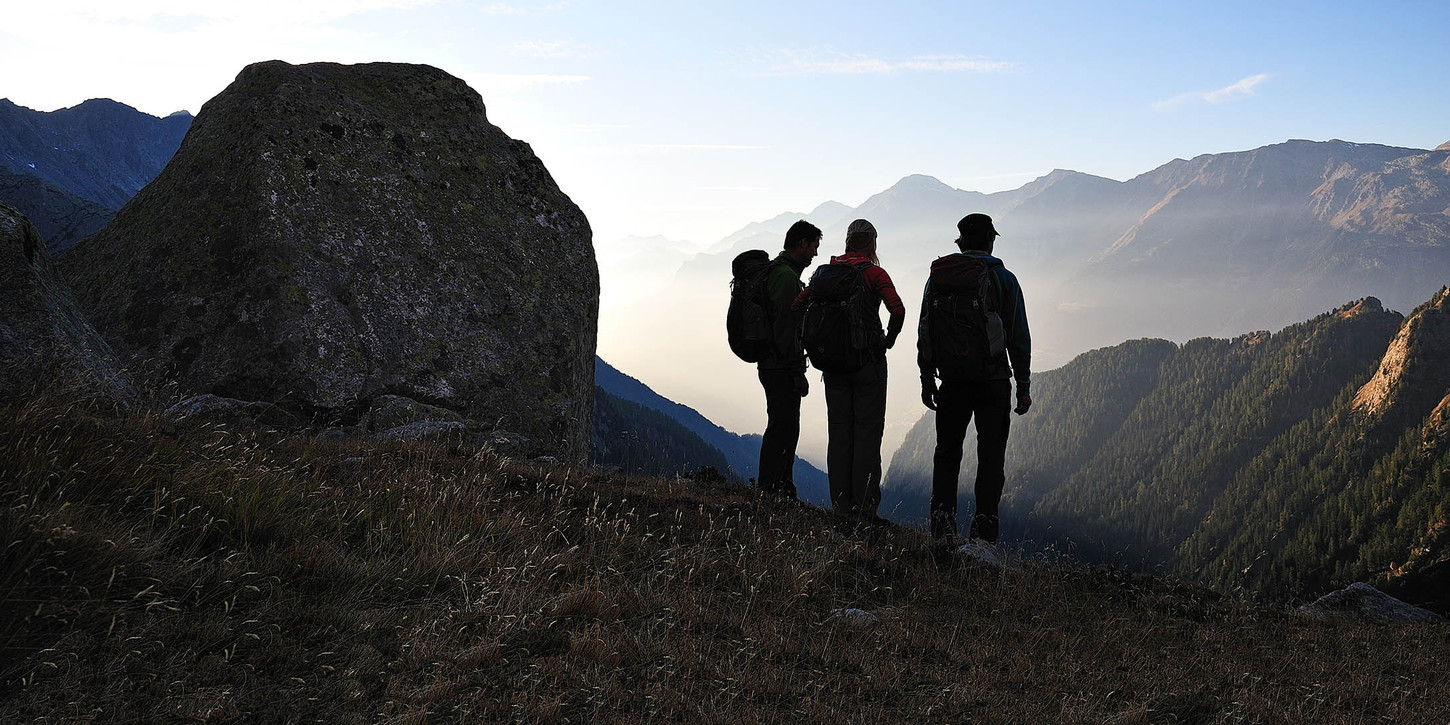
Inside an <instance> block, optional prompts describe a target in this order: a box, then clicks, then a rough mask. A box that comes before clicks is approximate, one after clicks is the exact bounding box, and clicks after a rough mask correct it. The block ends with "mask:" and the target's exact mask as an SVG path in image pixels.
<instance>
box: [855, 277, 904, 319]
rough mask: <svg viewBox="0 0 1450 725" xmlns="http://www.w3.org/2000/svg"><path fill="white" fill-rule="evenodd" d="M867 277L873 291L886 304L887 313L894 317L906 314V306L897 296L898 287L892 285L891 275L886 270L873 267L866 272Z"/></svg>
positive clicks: (899, 296)
mask: <svg viewBox="0 0 1450 725" xmlns="http://www.w3.org/2000/svg"><path fill="white" fill-rule="evenodd" d="M865 275H866V281H868V282H870V283H871V289H873V290H875V291H876V294H877V296H879V297H880V298H881V301H882V302H884V303H886V311H887V312H890V313H891V315H892V316H893V317H895V316H896V315H905V314H906V305H903V304H901V295H898V294H896V285H895V284H892V282H891V275H889V274H887V273H886V270H884V269H882V268H881V267H877V266H874V265H873V266H871V267H870V268H868V269H867V270H866V272H865Z"/></svg>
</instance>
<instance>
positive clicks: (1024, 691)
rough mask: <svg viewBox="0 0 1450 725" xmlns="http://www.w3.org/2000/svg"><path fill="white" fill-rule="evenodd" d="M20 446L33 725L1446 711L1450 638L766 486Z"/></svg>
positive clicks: (120, 441) (216, 432)
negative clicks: (935, 531) (864, 521)
mask: <svg viewBox="0 0 1450 725" xmlns="http://www.w3.org/2000/svg"><path fill="white" fill-rule="evenodd" d="M0 465H3V466H4V468H3V469H0V471H3V473H4V474H5V481H6V487H5V495H4V496H3V497H0V534H3V537H4V539H3V540H4V541H5V557H4V558H3V560H0V682H3V683H4V685H5V686H4V687H3V688H0V714H3V719H5V720H7V721H15V722H46V721H51V722H55V721H72V720H77V719H84V720H86V721H89V722H97V723H110V722H117V723H121V722H169V721H183V720H190V721H208V720H210V721H222V722H294V721H305V722H319V721H320V722H375V721H400V722H403V721H406V722H421V721H424V720H426V721H429V722H432V721H445V722H452V721H458V722H527V723H543V722H612V723H613V722H620V723H636V722H638V723H643V722H652V723H658V722H666V723H697V722H763V723H764V722H782V723H785V722H789V723H795V722H846V721H850V722H881V723H897V722H912V723H960V722H978V721H981V722H1011V723H1059V722H1061V723H1069V722H1081V723H1104V722H1119V723H1150V722H1164V723H1171V722H1233V721H1240V720H1250V721H1262V722H1293V723H1350V722H1368V721H1390V722H1439V721H1440V720H1442V719H1443V716H1444V713H1446V712H1450V675H1447V671H1446V669H1445V667H1444V656H1445V650H1444V630H1443V625H1442V626H1435V625H1406V626H1372V625H1366V624H1360V623H1355V622H1344V623H1336V622H1323V621H1318V620H1313V619H1308V618H1305V617H1301V616H1297V615H1292V614H1289V613H1286V612H1285V611H1283V610H1281V609H1278V608H1262V607H1254V606H1249V605H1246V604H1243V603H1241V602H1237V601H1234V600H1230V599H1223V598H1220V597H1217V596H1215V595H1213V594H1212V593H1210V592H1207V591H1204V590H1202V589H1197V588H1194V587H1190V586H1187V585H1183V584H1179V583H1175V582H1172V581H1165V580H1158V579H1151V578H1147V577H1139V576H1129V575H1125V574H1122V573H1121V572H1110V571H1091V572H1084V571H1071V570H1063V569H1058V568H1055V567H1052V566H1048V565H1044V564H1037V563H1028V564H1026V565H1025V566H1024V567H1023V568H1022V569H1021V570H1020V571H1011V570H1009V571H1002V570H996V569H991V568H988V567H985V566H981V565H977V564H973V563H970V562H969V561H964V560H959V561H956V562H953V561H949V560H948V561H943V562H942V563H943V566H942V567H941V568H938V566H937V565H936V563H935V561H934V559H933V557H932V556H931V555H930V554H929V553H928V547H927V544H926V541H925V540H924V538H923V537H922V536H921V535H920V534H918V533H916V532H913V531H908V530H904V529H899V528H895V527H877V528H872V529H869V530H867V531H864V532H853V531H850V530H847V529H846V528H845V527H843V526H841V522H840V521H839V520H838V519H836V518H835V517H834V516H833V515H832V514H830V513H827V512H824V511H820V510H817V509H814V508H811V507H782V506H780V504H779V502H778V501H774V500H770V499H766V498H763V497H761V496H759V495H757V494H755V493H754V492H752V491H751V490H749V489H747V488H745V487H743V486H740V485H732V484H723V483H720V484H709V485H701V484H690V483H685V482H681V481H678V480H675V479H672V478H671V479H646V478H634V477H626V476H617V475H616V476H584V475H581V474H580V473H578V472H577V470H575V471H569V470H565V469H549V468H535V467H528V466H523V465H519V464H517V463H513V462H510V461H507V460H504V459H500V458H497V457H495V456H493V455H491V454H488V453H486V452H479V451H474V450H463V449H457V448H454V447H452V446H448V445H429V444H416V443H415V444H406V443H397V442H392V443H368V442H363V441H332V442H328V441H316V440H313V439H312V438H311V437H309V436H277V435H275V434H270V433H265V432H257V431H250V432H238V431H230V430H226V429H224V428H215V427H213V428H207V429H188V430H183V431H179V432H178V431H175V430H171V429H168V428H167V427H166V426H164V425H162V424H160V423H159V421H158V420H157V419H155V418H153V417H142V418H138V419H130V420H123V421H108V420H97V419H93V418H90V417H87V416H85V415H78V414H77V412H76V411H75V410H71V409H61V410H50V409H46V408H42V407H37V406H26V407H10V408H7V407H0ZM843 608H851V609H854V610H858V611H859V612H860V613H863V614H857V613H854V612H853V613H852V614H848V615H846V616H833V614H832V613H833V611H835V610H839V609H843ZM866 615H869V617H868V616H866ZM871 618H874V619H871ZM964 683H965V684H964ZM78 713H79V714H80V715H78Z"/></svg>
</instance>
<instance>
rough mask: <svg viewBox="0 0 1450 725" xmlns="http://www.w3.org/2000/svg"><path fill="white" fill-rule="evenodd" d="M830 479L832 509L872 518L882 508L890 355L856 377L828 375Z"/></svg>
mask: <svg viewBox="0 0 1450 725" xmlns="http://www.w3.org/2000/svg"><path fill="white" fill-rule="evenodd" d="M825 384H826V421H827V430H828V432H829V434H830V440H829V442H828V443H827V445H826V478H827V479H828V480H829V481H830V485H831V507H832V508H834V509H835V510H836V511H839V512H841V513H844V514H854V515H856V516H860V517H862V518H868V519H869V518H874V517H875V516H876V508H877V506H879V505H880V504H881V434H882V431H884V430H885V428H886V351H885V350H882V351H881V352H880V353H879V354H877V355H874V356H872V357H871V358H869V359H868V360H867V361H866V364H865V365H862V366H861V369H859V370H857V371H856V372H853V373H825Z"/></svg>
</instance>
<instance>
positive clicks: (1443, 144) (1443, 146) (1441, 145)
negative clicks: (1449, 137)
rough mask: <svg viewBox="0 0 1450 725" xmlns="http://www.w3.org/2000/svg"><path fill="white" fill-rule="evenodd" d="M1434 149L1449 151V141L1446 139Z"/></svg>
mask: <svg viewBox="0 0 1450 725" xmlns="http://www.w3.org/2000/svg"><path fill="white" fill-rule="evenodd" d="M1435 150H1436V151H1450V141H1446V142H1445V143H1442V144H1440V145H1439V146H1436V147H1435Z"/></svg>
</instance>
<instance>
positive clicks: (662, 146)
mask: <svg viewBox="0 0 1450 725" xmlns="http://www.w3.org/2000/svg"><path fill="white" fill-rule="evenodd" d="M640 148H642V149H646V150H648V151H667V152H674V151H761V150H763V149H765V148H768V147H766V146H746V145H739V144H714V143H656V144H643V145H641V146H640Z"/></svg>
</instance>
